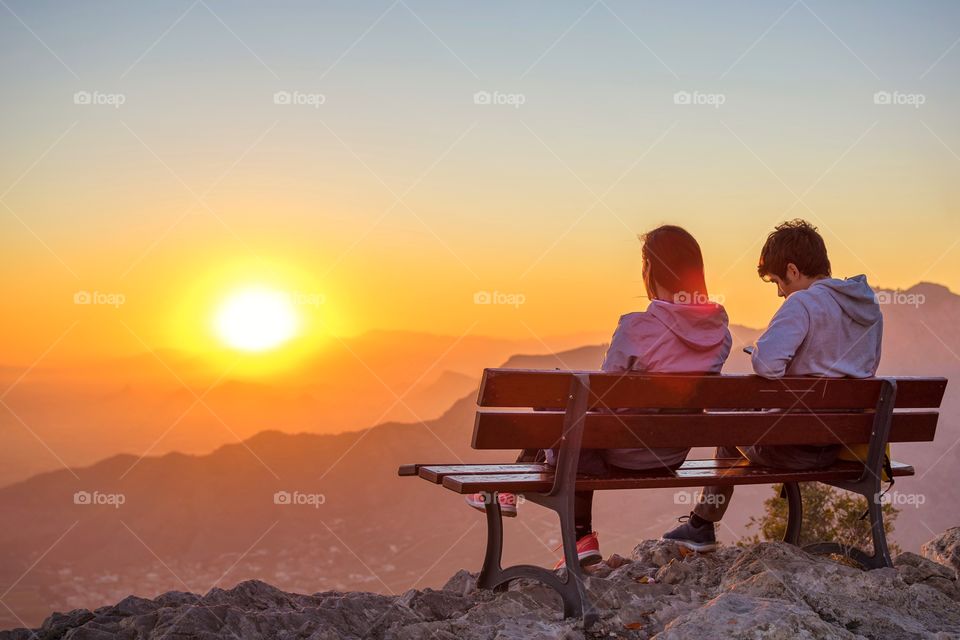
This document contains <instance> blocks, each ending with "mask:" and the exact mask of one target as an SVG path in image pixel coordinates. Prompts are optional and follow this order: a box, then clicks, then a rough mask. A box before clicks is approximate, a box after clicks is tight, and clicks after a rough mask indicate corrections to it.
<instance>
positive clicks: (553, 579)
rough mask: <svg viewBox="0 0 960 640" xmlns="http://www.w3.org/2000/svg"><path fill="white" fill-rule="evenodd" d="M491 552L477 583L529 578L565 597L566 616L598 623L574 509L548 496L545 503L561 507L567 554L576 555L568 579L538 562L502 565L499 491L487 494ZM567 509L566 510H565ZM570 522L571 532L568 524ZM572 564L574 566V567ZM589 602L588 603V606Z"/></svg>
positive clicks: (490, 586)
mask: <svg viewBox="0 0 960 640" xmlns="http://www.w3.org/2000/svg"><path fill="white" fill-rule="evenodd" d="M487 500H488V502H487V552H486V555H485V556H484V560H483V568H482V569H481V570H480V576H479V577H478V578H477V586H478V587H479V588H482V589H496V588H497V587H500V586H502V585H506V584H507V583H509V582H510V581H511V580H516V579H517V578H529V579H531V580H537V581H539V582H542V583H544V584H545V585H547V586H548V587H550V588H552V589H553V590H554V591H556V592H557V593H558V594H560V598H561V600H562V601H563V615H564V617H566V618H572V617H577V618H580V617H582V618H583V623H584V627H585V628H589V627H590V625H592V624H594V623H595V622H596V621H597V619H598V616H597V614H596V612H595V611H594V609H593V606H592V605H591V604H590V600H589V599H588V598H587V595H586V589H585V587H584V584H583V574H582V572H581V570H580V562H579V560H578V558H577V541H576V540H573V539H572V538H573V537H574V536H575V534H574V533H573V512H572V510H569V511H568V510H565V509H562V508H560V505H558V504H557V502H555V501H554V500H551V499H550V498H546V497H544V499H543V501H544V502H545V503H546V504H544V506H546V507H548V508H550V509H553V510H554V511H557V513H558V515H560V523H561V527H564V528H563V550H564V557H565V558H570V557H571V555H572V557H573V564H570V563H569V562H568V565H567V566H568V570H567V576H566V579H564V580H561V579H560V577H559V576H557V574H556V573H555V572H553V571H550V570H548V569H544V568H543V567H537V566H534V565H526V564H518V565H515V566H512V567H508V568H506V569H504V568H502V566H501V559H502V554H503V521H502V519H501V513H500V503H499V502H498V501H497V499H496V494H487ZM561 511H563V512H564V513H561ZM567 525H569V531H570V533H567V528H566V526H567ZM569 567H573V569H572V570H570V569H569ZM584 603H586V607H585V606H584Z"/></svg>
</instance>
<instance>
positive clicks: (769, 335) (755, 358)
mask: <svg viewBox="0 0 960 640" xmlns="http://www.w3.org/2000/svg"><path fill="white" fill-rule="evenodd" d="M809 329H810V316H809V315H808V314H807V309H806V307H804V306H803V304H802V303H801V302H800V301H799V299H797V298H796V296H791V297H790V298H787V300H786V302H784V303H783V305H782V306H781V307H780V310H779V311H777V313H776V314H775V315H774V316H773V320H771V321H770V326H768V327H767V330H766V331H764V332H763V335H762V336H760V338H759V339H758V340H757V347H756V349H754V351H753V354H752V355H751V356H750V360H751V362H752V363H753V370H754V372H755V373H756V374H757V375H760V376H763V377H764V378H781V377H783V376H784V375H785V374H786V372H787V367H788V366H789V365H790V361H791V360H793V357H794V356H795V355H796V354H797V349H799V348H800V345H801V344H803V341H804V340H805V339H806V337H807V331H809Z"/></svg>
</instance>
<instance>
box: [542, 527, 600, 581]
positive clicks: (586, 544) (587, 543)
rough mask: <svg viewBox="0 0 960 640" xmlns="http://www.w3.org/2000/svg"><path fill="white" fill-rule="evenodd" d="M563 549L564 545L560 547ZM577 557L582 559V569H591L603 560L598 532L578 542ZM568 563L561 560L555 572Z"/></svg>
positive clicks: (592, 532)
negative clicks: (590, 567)
mask: <svg viewBox="0 0 960 640" xmlns="http://www.w3.org/2000/svg"><path fill="white" fill-rule="evenodd" d="M560 548H561V549H562V548H563V545H560ZM577 556H578V557H579V558H580V566H581V567H589V566H590V565H593V564H597V563H598V562H600V561H601V560H603V556H602V555H600V542H599V541H597V532H596V531H591V532H590V533H588V534H587V535H585V536H583V537H582V538H580V539H579V540H577ZM565 564H566V561H565V560H563V559H562V558H561V560H560V562H558V563H557V564H556V566H555V567H554V568H553V569H554V571H556V570H557V569H561V568H563V566H564V565H565Z"/></svg>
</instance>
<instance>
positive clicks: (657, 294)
mask: <svg viewBox="0 0 960 640" xmlns="http://www.w3.org/2000/svg"><path fill="white" fill-rule="evenodd" d="M642 257H643V281H644V284H645V285H646V289H647V295H648V296H649V298H650V305H649V306H648V307H647V309H646V311H640V312H636V313H628V314H626V315H624V316H622V317H621V318H620V322H619V324H618V325H617V328H616V331H615V332H614V334H613V338H612V339H611V342H610V347H609V348H608V349H607V353H606V356H605V357H604V360H603V365H602V367H601V368H602V370H603V371H610V372H624V371H635V372H642V373H699V374H718V373H720V370H721V369H722V368H723V364H724V362H725V361H726V359H727V356H728V355H729V354H730V348H731V344H732V339H731V336H730V331H729V329H728V327H727V325H728V318H727V313H726V311H725V310H724V308H723V306H722V305H720V304H716V303H714V302H711V301H710V300H709V298H708V293H707V287H706V283H705V278H704V267H703V257H702V254H701V252H700V246H699V245H698V244H697V241H696V240H695V239H694V238H693V236H692V235H690V233H688V232H687V231H685V230H684V229H682V228H680V227H675V226H662V227H658V228H656V229H654V230H653V231H651V232H649V233H647V234H646V235H645V236H643V249H642ZM757 270H758V272H759V275H760V277H761V278H762V279H763V280H764V281H766V282H771V283H774V284H775V285H776V287H777V295H778V296H780V297H782V298H785V299H786V300H785V301H784V303H783V304H782V306H781V307H780V309H779V310H778V311H777V313H776V314H775V315H774V316H773V319H772V320H771V321H770V324H769V326H768V327H767V330H766V331H765V332H764V333H763V335H761V336H760V338H759V339H758V340H757V343H756V346H755V347H754V349H753V352H752V354H751V360H752V363H753V370H754V371H755V372H756V373H757V374H758V375H760V376H764V377H766V378H779V377H783V376H788V375H789V376H821V377H835V378H843V377H848V378H869V377H871V376H873V375H874V374H875V373H876V371H877V366H878V364H879V362H880V343H881V337H882V334H883V316H882V315H881V313H880V307H879V305H878V304H877V301H876V297H875V295H874V292H873V290H872V289H871V288H870V286H869V285H868V284H867V281H866V277H865V276H862V275H860V276H855V277H853V278H848V279H846V280H840V279H837V278H832V277H831V270H830V260H829V258H828V257H827V249H826V246H825V245H824V242H823V238H822V237H821V236H820V234H819V233H818V232H817V229H816V227H814V226H812V225H810V224H809V223H807V222H805V221H802V220H794V221H792V222H786V223H783V224H781V225H779V226H778V227H777V228H776V229H775V230H774V231H773V232H771V233H770V235H769V236H768V237H767V241H766V243H765V244H764V246H763V249H762V251H761V253H760V261H759V266H758V268H757ZM839 450H840V445H828V446H813V445H758V446H751V447H718V448H717V451H716V456H715V457H717V458H737V457H743V458H746V459H747V460H749V461H750V463H752V464H756V465H763V466H772V467H777V468H781V469H790V470H806V469H818V468H822V467H827V466H829V465H831V464H833V463H834V462H835V460H836V459H837V456H838V453H839ZM689 451H690V450H689V449H687V448H669V449H666V448H641V449H584V450H582V451H581V455H580V461H579V466H578V470H579V473H582V474H586V475H605V474H608V473H610V472H615V471H617V470H627V471H642V470H652V469H662V468H668V469H676V468H677V467H679V466H680V465H681V464H683V462H684V460H685V459H686V457H687V454H688V453H689ZM543 453H544V456H545V459H546V462H547V464H549V465H554V463H555V459H556V450H555V449H549V450H546V451H544V452H543ZM732 494H733V486H732V485H726V486H708V487H704V488H703V489H702V490H701V493H700V495H699V496H698V497H697V501H696V507H695V508H694V510H693V511H692V512H691V513H690V514H689V516H686V515H685V516H682V517H681V518H680V522H681V524H680V526H678V527H676V528H675V529H673V530H672V531H669V532H667V533H665V534H664V535H663V539H664V540H671V541H674V542H676V543H677V544H679V545H681V546H683V547H686V548H688V549H691V550H694V551H701V552H703V551H713V550H715V549H716V547H717V542H716V533H715V523H717V522H719V521H720V519H721V518H723V515H724V512H725V511H726V509H727V507H728V506H729V503H730V498H731V496H732ZM498 500H499V503H500V510H501V513H502V514H503V515H505V516H516V515H517V506H516V496H514V495H513V494H510V493H499V494H498ZM467 503H468V504H469V505H470V506H472V507H474V508H476V509H479V510H480V511H484V510H485V496H484V494H482V493H478V494H474V495H470V496H467ZM592 505H593V491H576V493H575V498H574V521H575V527H576V539H577V554H578V556H579V559H580V564H581V565H582V566H587V565H592V564H595V563H597V562H599V561H600V560H601V559H602V556H601V555H600V546H599V543H598V540H597V533H596V532H595V531H594V530H593V522H592V513H591V512H592ZM561 566H563V561H561V562H560V563H559V564H558V565H557V568H559V567H561Z"/></svg>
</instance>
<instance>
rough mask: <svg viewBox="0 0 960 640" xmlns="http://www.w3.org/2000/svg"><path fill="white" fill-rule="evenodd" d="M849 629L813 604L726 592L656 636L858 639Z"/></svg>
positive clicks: (681, 639)
mask: <svg viewBox="0 0 960 640" xmlns="http://www.w3.org/2000/svg"><path fill="white" fill-rule="evenodd" d="M858 637H859V636H855V635H854V634H852V633H850V632H849V631H847V630H846V629H843V628H841V627H836V626H834V625H831V624H829V623H827V622H825V621H823V620H821V619H820V616H818V615H817V614H816V612H815V611H813V610H812V609H811V608H810V607H807V606H804V605H800V604H793V603H789V602H784V601H783V600H777V599H773V598H756V597H750V596H744V595H740V594H736V593H724V594H721V595H719V596H717V597H716V598H714V599H713V600H711V601H709V602H707V603H706V604H705V605H704V606H702V607H700V608H699V609H696V610H695V611H692V612H690V613H687V614H685V615H682V616H680V617H678V618H677V619H675V620H674V621H673V622H671V623H670V624H668V625H667V626H666V628H665V629H664V630H663V632H662V633H659V634H657V635H656V636H654V638H655V639H656V640H686V639H688V638H729V639H730V640H737V639H740V638H742V639H743V640H748V639H749V640H754V639H756V638H763V639H764V640H794V638H805V639H807V640H834V639H836V640H854V639H856V638H858Z"/></svg>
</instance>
